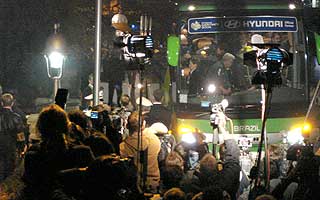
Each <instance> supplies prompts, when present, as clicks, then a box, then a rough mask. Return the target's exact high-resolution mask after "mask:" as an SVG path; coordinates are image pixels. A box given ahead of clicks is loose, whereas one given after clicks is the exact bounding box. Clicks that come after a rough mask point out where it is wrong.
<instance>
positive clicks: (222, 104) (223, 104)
mask: <svg viewBox="0 0 320 200" xmlns="http://www.w3.org/2000/svg"><path fill="white" fill-rule="evenodd" d="M220 104H221V106H222V107H223V109H226V107H228V106H229V101H228V100H227V99H223V100H222V101H221V103H220Z"/></svg>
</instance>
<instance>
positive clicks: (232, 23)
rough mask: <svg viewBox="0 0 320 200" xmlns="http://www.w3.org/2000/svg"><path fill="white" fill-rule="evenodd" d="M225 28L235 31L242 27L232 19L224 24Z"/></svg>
mask: <svg viewBox="0 0 320 200" xmlns="http://www.w3.org/2000/svg"><path fill="white" fill-rule="evenodd" d="M224 27H226V28H229V29H235V28H239V27H240V21H238V20H235V19H231V20H227V21H225V22H224Z"/></svg>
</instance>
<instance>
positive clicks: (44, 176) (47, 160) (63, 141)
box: [23, 105, 94, 200]
mask: <svg viewBox="0 0 320 200" xmlns="http://www.w3.org/2000/svg"><path fill="white" fill-rule="evenodd" d="M70 124H71V122H70V121H69V119H68V117H67V113H66V112H65V111H64V110H63V109H62V108H60V107H59V106H58V105H50V106H48V107H45V108H44V109H43V110H42V111H41V113H40V115H39V118H38V121H37V129H38V131H39V133H40V135H41V142H40V144H34V145H32V146H31V147H30V148H29V149H28V150H27V152H26V155H25V162H24V175H23V181H24V183H25V185H26V187H25V188H24V191H23V195H24V199H32V200H35V199H39V200H40V199H49V195H50V193H51V192H52V191H54V189H55V188H56V187H57V184H56V182H57V175H58V172H59V171H61V170H65V169H70V168H75V167H76V168H81V167H86V166H88V165H89V164H90V163H91V162H92V161H93V160H94V156H93V153H92V151H91V149H90V147H87V146H84V145H77V142H76V143H74V141H73V138H72V135H71V134H72V132H71V128H70Z"/></svg>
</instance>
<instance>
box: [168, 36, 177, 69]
mask: <svg viewBox="0 0 320 200" xmlns="http://www.w3.org/2000/svg"><path fill="white" fill-rule="evenodd" d="M167 48H168V49H167V58H168V63H169V65H170V66H173V67H176V66H178V63H179V51H180V40H179V37H178V36H169V37H168V40H167Z"/></svg>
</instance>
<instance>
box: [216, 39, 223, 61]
mask: <svg viewBox="0 0 320 200" xmlns="http://www.w3.org/2000/svg"><path fill="white" fill-rule="evenodd" d="M224 53H225V46H224V44H222V43H220V44H218V45H217V48H216V52H215V54H216V56H217V57H218V58H219V59H220V58H222V56H223V55H224Z"/></svg>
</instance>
